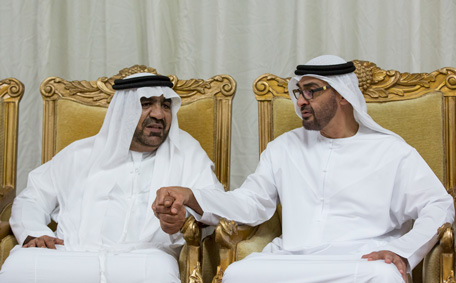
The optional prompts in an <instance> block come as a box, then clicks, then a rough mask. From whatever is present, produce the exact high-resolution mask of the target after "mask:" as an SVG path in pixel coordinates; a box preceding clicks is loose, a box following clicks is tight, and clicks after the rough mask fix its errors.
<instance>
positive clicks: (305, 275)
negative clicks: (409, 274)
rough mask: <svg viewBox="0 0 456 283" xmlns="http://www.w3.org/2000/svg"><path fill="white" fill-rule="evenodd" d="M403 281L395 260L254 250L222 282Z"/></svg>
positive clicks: (353, 282)
mask: <svg viewBox="0 0 456 283" xmlns="http://www.w3.org/2000/svg"><path fill="white" fill-rule="evenodd" d="M243 282H261V283H277V282H280V283H307V282H308V283H320V282H321V283H328V282H331V283H348V282H350V283H361V282H369V283H396V282H397V283H403V282H404V281H403V279H402V276H401V274H400V272H399V270H398V269H397V267H396V266H395V265H394V264H387V263H385V262H384V261H380V260H378V261H367V260H365V259H360V258H359V257H353V256H327V255H325V256H314V255H311V256H308V255H274V254H266V253H254V254H251V255H250V256H248V257H246V258H245V259H243V260H240V261H237V262H235V263H233V264H231V265H230V266H228V268H227V269H226V271H225V273H224V275H223V283H243Z"/></svg>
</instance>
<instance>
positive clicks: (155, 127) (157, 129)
mask: <svg viewBox="0 0 456 283" xmlns="http://www.w3.org/2000/svg"><path fill="white" fill-rule="evenodd" d="M146 129H148V130H149V131H150V132H151V133H161V132H162V131H163V125H162V124H160V123H151V124H149V125H147V126H146Z"/></svg>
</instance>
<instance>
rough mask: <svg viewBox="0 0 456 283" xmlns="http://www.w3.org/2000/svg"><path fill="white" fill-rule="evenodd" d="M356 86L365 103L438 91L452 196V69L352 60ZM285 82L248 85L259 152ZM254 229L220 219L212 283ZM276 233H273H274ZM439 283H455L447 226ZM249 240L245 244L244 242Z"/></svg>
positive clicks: (455, 156)
mask: <svg viewBox="0 0 456 283" xmlns="http://www.w3.org/2000/svg"><path fill="white" fill-rule="evenodd" d="M353 62H354V64H355V66H356V71H355V73H356V75H357V76H358V79H359V87H360V89H361V91H362V92H363V94H364V97H365V99H366V102H387V101H397V100H407V99H413V98H417V97H420V96H422V95H425V94H427V93H431V92H435V91H440V92H441V93H442V94H443V97H444V102H443V109H444V121H445V125H444V137H443V139H444V144H445V149H444V150H445V152H446V164H445V166H446V174H445V178H444V185H445V187H446V189H447V190H448V192H449V193H450V194H451V195H452V196H453V198H454V197H455V196H456V195H455V189H456V127H455V125H456V69H455V68H442V69H439V70H436V71H434V72H432V73H418V74H411V73H400V72H398V71H394V70H388V71H386V70H383V69H381V68H379V67H377V66H376V65H375V64H374V63H372V62H368V61H359V60H354V61H353ZM289 80H290V78H281V77H278V76H275V75H273V74H263V75H261V76H260V77H258V78H257V79H256V80H255V82H254V83H253V90H254V93H255V97H256V99H257V101H258V124H259V151H260V153H261V152H262V151H263V150H264V149H265V148H266V145H267V144H268V142H270V141H272V140H273V139H274V123H273V118H272V117H273V100H274V99H277V98H284V99H289V95H288V82H289ZM257 230H258V226H257V227H247V226H244V225H239V226H238V225H236V223H234V222H232V221H228V220H226V219H222V220H221V221H220V223H219V225H218V227H217V229H216V241H217V242H218V244H219V245H220V265H219V267H218V271H217V274H216V276H215V277H214V279H213V282H221V278H222V276H223V272H224V270H225V269H226V268H227V267H228V265H229V264H230V263H232V262H233V261H234V260H235V258H236V246H237V245H238V244H239V243H240V242H241V241H244V240H246V239H250V238H251V237H253V235H254V234H255V233H256V232H257ZM276 232H277V231H276ZM439 238H440V247H439V248H440V249H441V251H442V253H441V255H440V282H441V283H451V282H455V281H454V253H455V251H454V244H453V243H454V242H453V230H452V229H451V225H450V224H449V223H447V224H446V225H444V226H442V227H441V228H440V229H439ZM249 241H250V240H249Z"/></svg>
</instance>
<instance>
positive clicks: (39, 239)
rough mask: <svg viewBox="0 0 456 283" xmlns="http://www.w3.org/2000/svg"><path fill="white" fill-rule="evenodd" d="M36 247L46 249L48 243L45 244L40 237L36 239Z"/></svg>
mask: <svg viewBox="0 0 456 283" xmlns="http://www.w3.org/2000/svg"><path fill="white" fill-rule="evenodd" d="M35 245H36V247H37V248H45V247H46V243H45V242H44V240H43V238H41V237H39V238H36V239H35Z"/></svg>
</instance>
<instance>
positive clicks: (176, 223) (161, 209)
mask: <svg viewBox="0 0 456 283" xmlns="http://www.w3.org/2000/svg"><path fill="white" fill-rule="evenodd" d="M173 202H174V198H173V197H171V196H165V198H164V202H163V204H158V205H157V204H155V203H154V204H153V205H152V207H153V210H154V214H155V216H156V217H157V218H158V219H159V220H160V226H161V228H162V230H163V231H164V232H165V233H168V234H170V235H171V234H174V233H177V232H179V230H180V229H181V228H182V226H183V225H184V223H185V216H186V215H187V211H186V209H185V206H180V207H179V210H178V211H177V213H174V212H172V211H171V207H172V205H173ZM173 211H174V210H173Z"/></svg>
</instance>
